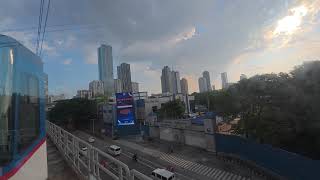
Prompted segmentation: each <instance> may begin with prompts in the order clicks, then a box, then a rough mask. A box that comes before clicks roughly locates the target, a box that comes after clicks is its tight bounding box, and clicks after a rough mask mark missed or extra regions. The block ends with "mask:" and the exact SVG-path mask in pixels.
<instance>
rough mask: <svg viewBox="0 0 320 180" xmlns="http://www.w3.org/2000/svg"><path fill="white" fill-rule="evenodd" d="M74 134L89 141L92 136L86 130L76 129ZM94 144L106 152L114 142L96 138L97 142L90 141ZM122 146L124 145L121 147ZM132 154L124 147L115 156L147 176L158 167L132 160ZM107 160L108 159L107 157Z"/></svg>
mask: <svg viewBox="0 0 320 180" xmlns="http://www.w3.org/2000/svg"><path fill="white" fill-rule="evenodd" d="M74 135H76V136H77V137H79V138H80V139H82V140H85V141H87V142H88V139H89V137H91V135H90V134H87V133H85V132H81V131H76V132H75V133H74ZM90 144H91V145H92V146H94V147H96V148H98V149H100V150H102V151H104V152H106V151H107V147H109V146H110V145H112V143H110V142H106V141H104V140H101V139H98V138H95V142H94V143H90ZM121 148H122V147H121ZM132 155H133V154H130V153H128V152H126V151H124V150H123V149H122V153H121V155H120V156H115V157H114V158H116V159H118V160H119V161H121V162H123V163H125V164H126V165H127V166H128V167H129V168H130V169H135V170H137V171H139V172H141V173H143V174H145V175H147V176H150V175H151V172H152V171H153V170H154V169H156V168H157V167H152V166H149V165H147V164H142V163H138V162H135V161H133V160H132ZM105 160H107V159H105Z"/></svg>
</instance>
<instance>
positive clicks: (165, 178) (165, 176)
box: [151, 168, 175, 180]
mask: <svg viewBox="0 0 320 180" xmlns="http://www.w3.org/2000/svg"><path fill="white" fill-rule="evenodd" d="M151 175H152V178H153V179H161V180H174V179H175V178H174V173H172V172H170V171H168V170H166V169H160V168H158V169H155V170H153V171H152V174H151Z"/></svg>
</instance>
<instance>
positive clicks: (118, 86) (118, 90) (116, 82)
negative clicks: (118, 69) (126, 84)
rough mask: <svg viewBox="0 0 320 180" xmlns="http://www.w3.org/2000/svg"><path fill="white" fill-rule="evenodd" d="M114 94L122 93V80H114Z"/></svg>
mask: <svg viewBox="0 0 320 180" xmlns="http://www.w3.org/2000/svg"><path fill="white" fill-rule="evenodd" d="M114 92H115V93H121V92H122V83H121V80H120V79H114Z"/></svg>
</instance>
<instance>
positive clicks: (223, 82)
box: [221, 72, 228, 89]
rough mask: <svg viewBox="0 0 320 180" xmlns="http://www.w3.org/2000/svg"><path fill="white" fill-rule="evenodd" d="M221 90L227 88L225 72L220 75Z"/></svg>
mask: <svg viewBox="0 0 320 180" xmlns="http://www.w3.org/2000/svg"><path fill="white" fill-rule="evenodd" d="M221 83H222V89H226V88H228V76H227V73H226V72H223V73H221Z"/></svg>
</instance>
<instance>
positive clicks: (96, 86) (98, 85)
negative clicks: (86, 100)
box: [89, 80, 104, 97]
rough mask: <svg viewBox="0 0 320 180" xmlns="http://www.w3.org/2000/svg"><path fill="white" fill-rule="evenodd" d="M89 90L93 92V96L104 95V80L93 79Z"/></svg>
mask: <svg viewBox="0 0 320 180" xmlns="http://www.w3.org/2000/svg"><path fill="white" fill-rule="evenodd" d="M89 90H90V91H91V92H92V97H98V96H102V95H103V93H104V88H103V81H97V80H95V81H91V82H90V83H89Z"/></svg>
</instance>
